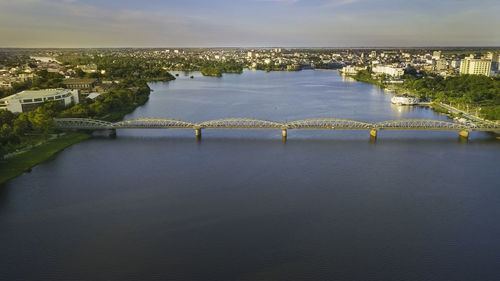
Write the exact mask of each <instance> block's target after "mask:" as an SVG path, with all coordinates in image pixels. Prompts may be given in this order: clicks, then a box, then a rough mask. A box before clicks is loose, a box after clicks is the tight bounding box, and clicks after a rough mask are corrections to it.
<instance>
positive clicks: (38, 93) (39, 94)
mask: <svg viewBox="0 0 500 281" xmlns="http://www.w3.org/2000/svg"><path fill="white" fill-rule="evenodd" d="M71 92H72V90H69V89H46V90H30V91H22V92H20V93H17V94H14V95H10V96H8V97H5V98H3V99H0V100H10V99H34V98H43V97H50V96H56V95H62V94H67V93H71Z"/></svg>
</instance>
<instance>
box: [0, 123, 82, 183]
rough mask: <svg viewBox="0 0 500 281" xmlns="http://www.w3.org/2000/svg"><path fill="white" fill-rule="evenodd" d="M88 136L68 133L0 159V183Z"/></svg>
mask: <svg viewBox="0 0 500 281" xmlns="http://www.w3.org/2000/svg"><path fill="white" fill-rule="evenodd" d="M89 137H90V135H89V134H85V133H69V134H66V135H64V136H61V137H59V138H56V139H53V140H49V141H48V142H46V143H44V144H42V145H40V146H37V147H35V148H33V149H31V150H28V151H26V152H22V153H20V154H19V155H16V156H14V157H12V158H9V159H4V160H0V184H2V183H4V182H6V181H8V180H10V179H13V178H15V177H17V176H20V175H21V174H23V173H24V172H27V171H29V170H30V169H31V168H33V167H34V166H36V165H38V164H40V163H42V162H45V161H47V160H48V159H50V158H51V157H53V156H54V155H55V154H56V153H58V152H59V151H62V150H64V149H65V148H66V147H68V146H70V145H72V144H75V143H78V142H81V141H83V140H86V139H88V138H89Z"/></svg>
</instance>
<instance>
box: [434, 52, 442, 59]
mask: <svg viewBox="0 0 500 281" xmlns="http://www.w3.org/2000/svg"><path fill="white" fill-rule="evenodd" d="M432 59H433V60H439V59H441V51H434V52H432Z"/></svg>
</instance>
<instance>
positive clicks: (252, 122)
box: [55, 118, 500, 132]
mask: <svg viewBox="0 0 500 281" xmlns="http://www.w3.org/2000/svg"><path fill="white" fill-rule="evenodd" d="M55 123H56V127H57V128H59V129H90V130H103V129H195V130H200V129H257V130H262V129H270V130H271V129H274V130H376V131H378V130H432V131H467V132H470V131H496V132H500V125H497V124H491V123H488V124H486V123H485V124H476V125H464V124H459V123H453V122H448V121H441V120H431V119H400V120H389V121H384V122H378V123H368V122H362V121H356V120H348V119H337V118H317V119H306V120H297V121H291V122H287V123H281V122H276V121H269V120H261V119H251V118H229V119H218V120H210V121H205V122H200V123H193V122H189V121H183V120H177V119H167V118H165V119H162V118H142V119H135V120H125V121H120V122H116V123H112V122H106V121H101V120H95V119H85V118H59V119H55Z"/></svg>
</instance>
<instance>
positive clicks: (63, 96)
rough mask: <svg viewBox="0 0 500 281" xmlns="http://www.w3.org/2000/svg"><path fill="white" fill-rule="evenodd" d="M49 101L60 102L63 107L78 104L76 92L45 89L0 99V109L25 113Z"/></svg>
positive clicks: (23, 92)
mask: <svg viewBox="0 0 500 281" xmlns="http://www.w3.org/2000/svg"><path fill="white" fill-rule="evenodd" d="M50 101H57V102H60V103H61V104H62V105H64V106H68V105H70V104H76V103H78V102H79V99H78V90H68V89H47V90H37V91H22V92H20V93H17V94H14V95H11V96H8V97H5V98H3V99H0V109H6V110H9V111H11V112H27V111H31V110H34V109H35V108H37V107H39V106H40V105H42V104H43V103H45V102H50Z"/></svg>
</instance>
